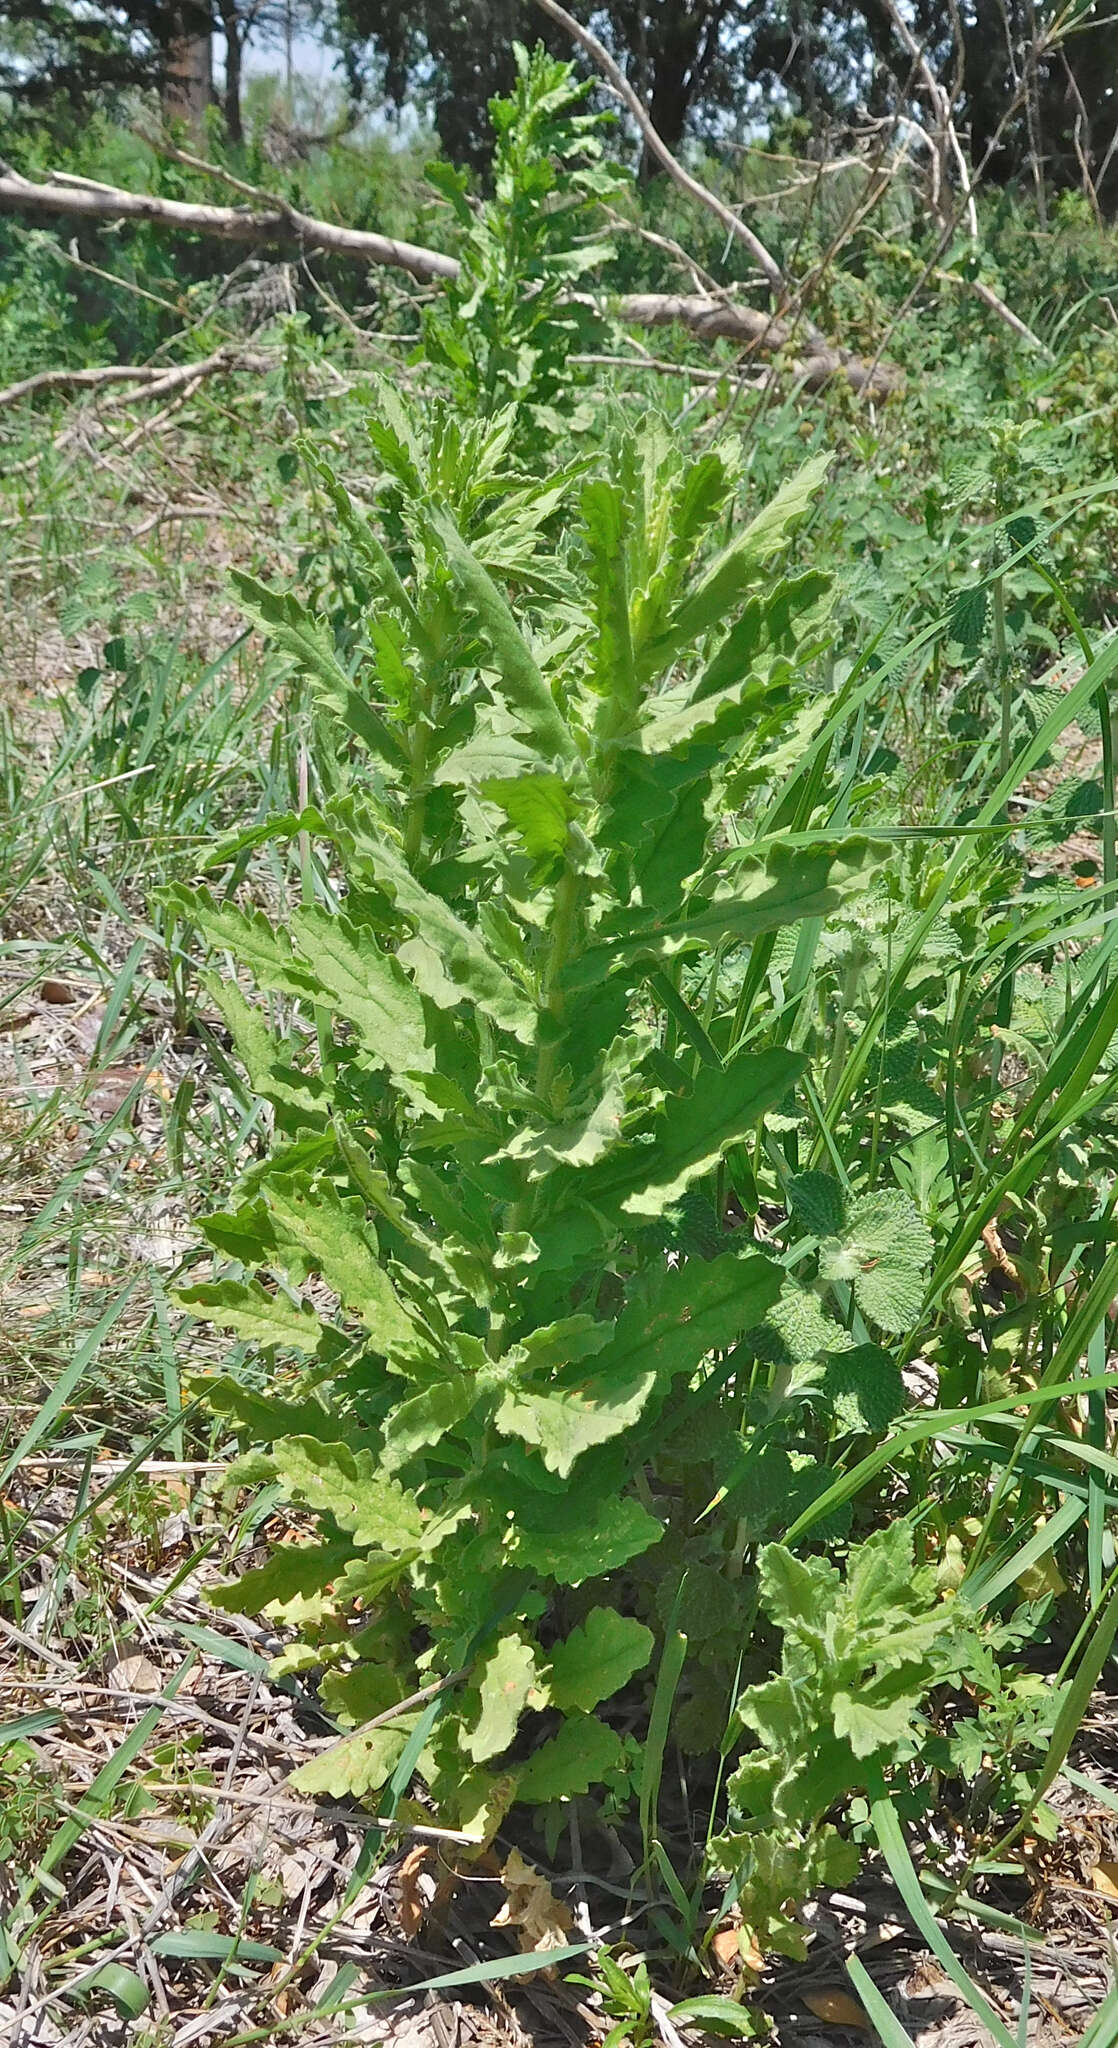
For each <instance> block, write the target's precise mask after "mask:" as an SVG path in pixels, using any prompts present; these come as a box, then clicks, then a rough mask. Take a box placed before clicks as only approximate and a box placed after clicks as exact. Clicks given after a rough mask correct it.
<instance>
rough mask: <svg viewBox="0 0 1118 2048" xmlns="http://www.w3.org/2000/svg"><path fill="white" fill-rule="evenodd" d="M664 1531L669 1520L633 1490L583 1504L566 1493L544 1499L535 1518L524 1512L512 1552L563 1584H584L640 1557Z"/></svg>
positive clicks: (515, 1535)
mask: <svg viewBox="0 0 1118 2048" xmlns="http://www.w3.org/2000/svg"><path fill="white" fill-rule="evenodd" d="M663 1534H664V1527H663V1523H662V1522H658V1521H657V1520H656V1517H655V1515H650V1514H649V1513H648V1510H647V1508H644V1507H642V1506H641V1503H640V1501H639V1500H634V1499H633V1498H632V1497H631V1496H630V1495H625V1496H623V1497H622V1498H621V1499H617V1498H616V1497H613V1498H607V1499H605V1500H602V1499H600V1498H599V1499H598V1500H596V1501H593V1500H587V1501H584V1502H582V1503H581V1504H579V1503H578V1501H577V1497H576V1499H575V1501H574V1502H573V1503H572V1501H571V1500H570V1498H569V1497H566V1498H563V1499H561V1500H560V1501H559V1502H558V1504H555V1503H553V1502H545V1501H541V1502H540V1503H539V1504H538V1507H537V1510H536V1512H535V1513H534V1514H533V1516H532V1519H531V1521H530V1522H529V1521H528V1520H527V1518H526V1517H525V1516H523V1515H522V1516H521V1519H520V1522H519V1524H518V1526H517V1528H516V1529H515V1531H514V1532H513V1536H512V1538H511V1544H510V1555H511V1557H512V1560H513V1561H514V1562H515V1563H517V1564H523V1565H526V1566H527V1567H528V1569H529V1570H530V1571H535V1572H539V1573H540V1574H541V1575H543V1576H544V1577H547V1578H552V1579H555V1580H556V1582H557V1583H558V1584H559V1585H560V1586H581V1585H582V1584H583V1583H584V1581H585V1580H586V1579H596V1578H599V1577H600V1576H601V1575H602V1574H603V1573H604V1572H610V1571H615V1570H616V1569H617V1567H618V1566H619V1565H622V1564H627V1563H628V1561H629V1559H630V1558H631V1557H639V1556H640V1555H641V1553H642V1551H645V1550H650V1549H651V1547H652V1545H653V1544H654V1543H659V1541H660V1538H661V1537H662V1536H663Z"/></svg>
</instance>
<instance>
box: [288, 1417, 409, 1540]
mask: <svg viewBox="0 0 1118 2048" xmlns="http://www.w3.org/2000/svg"><path fill="white" fill-rule="evenodd" d="M272 1456H273V1459H274V1462H275V1469H276V1474H277V1477H278V1478H280V1479H281V1480H283V1482H284V1483H285V1485H286V1486H288V1487H289V1488H290V1490H291V1492H292V1493H293V1494H294V1495H295V1496H296V1498H297V1499H298V1500H301V1501H305V1502H306V1505H307V1506H308V1507H310V1508H315V1509H316V1510H318V1511H319V1512H320V1513H321V1512H323V1511H325V1512H326V1513H327V1514H331V1515H333V1517H334V1519H335V1521H336V1522H337V1523H338V1524H339V1526H340V1527H341V1528H343V1529H348V1530H349V1531H350V1532H351V1534H352V1536H353V1540H354V1542H355V1543H357V1544H368V1545H370V1546H375V1547H376V1548H377V1549H379V1550H387V1551H406V1550H410V1549H411V1548H412V1547H413V1545H415V1544H417V1543H418V1542H419V1540H420V1538H421V1536H422V1534H423V1518H422V1515H421V1514H420V1511H419V1508H418V1507H417V1505H416V1503H415V1501H414V1500H413V1498H412V1496H411V1494H410V1493H405V1492H404V1489H403V1487H402V1486H397V1484H396V1482H395V1480H392V1479H383V1478H381V1477H380V1476H379V1464H378V1460H377V1459H376V1458H375V1457H374V1456H373V1453H372V1452H371V1451H364V1450H362V1451H358V1452H356V1453H354V1452H353V1451H351V1450H350V1448H349V1446H348V1445H347V1444H323V1443H317V1442H316V1441H315V1439H314V1438H313V1437H309V1436H302V1437H299V1436H294V1437H284V1438H283V1439H282V1441H281V1442H279V1443H278V1444H277V1445H276V1447H275V1450H274V1451H273V1453H272Z"/></svg>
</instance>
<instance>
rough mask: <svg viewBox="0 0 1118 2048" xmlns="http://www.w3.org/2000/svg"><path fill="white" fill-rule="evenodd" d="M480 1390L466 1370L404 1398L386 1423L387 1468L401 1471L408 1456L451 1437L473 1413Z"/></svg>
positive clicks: (384, 1461)
mask: <svg viewBox="0 0 1118 2048" xmlns="http://www.w3.org/2000/svg"><path fill="white" fill-rule="evenodd" d="M477 1393H478V1390H477V1384H476V1382H475V1381H474V1380H472V1379H469V1378H468V1377H467V1376H466V1375H465V1374H464V1373H463V1374H462V1376H461V1377H460V1378H459V1379H453V1380H438V1381H436V1383H435V1385H434V1386H432V1387H425V1388H424V1389H423V1392H422V1393H420V1394H413V1395H412V1397H411V1399H410V1400H409V1401H401V1403H400V1405H399V1407H397V1408H394V1409H393V1410H392V1413H391V1415H390V1416H389V1418H388V1421H387V1423H386V1424H385V1429H384V1452H383V1455H382V1458H381V1464H382V1466H383V1467H384V1469H385V1471H390V1472H395V1471H398V1470H399V1468H400V1466H401V1465H404V1464H406V1463H407V1461H408V1459H409V1458H414V1457H415V1456H416V1455H417V1454H418V1452H420V1451H423V1450H426V1449H427V1447H428V1445H430V1444H437V1443H440V1442H441V1441H442V1439H443V1437H444V1436H449V1434H450V1432H451V1430H452V1429H454V1428H455V1427H456V1426H457V1424H458V1423H460V1422H462V1421H464V1420H465V1418H466V1416H467V1415H468V1414H469V1413H470V1410H471V1409H472V1408H473V1406H474V1404H475V1402H476V1400H477Z"/></svg>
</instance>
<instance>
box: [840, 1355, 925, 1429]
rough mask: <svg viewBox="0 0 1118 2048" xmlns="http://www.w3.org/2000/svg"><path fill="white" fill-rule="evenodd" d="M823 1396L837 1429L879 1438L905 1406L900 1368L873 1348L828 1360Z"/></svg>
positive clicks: (892, 1360) (887, 1356)
mask: <svg viewBox="0 0 1118 2048" xmlns="http://www.w3.org/2000/svg"><path fill="white" fill-rule="evenodd" d="M823 1395H824V1398H825V1399H826V1400H827V1401H829V1402H830V1404H831V1410H832V1413H833V1415H834V1418H835V1421H836V1422H837V1424H838V1426H839V1428H840V1429H847V1430H867V1431H871V1432H872V1433H873V1434H874V1435H880V1434H882V1433H883V1432H884V1431H885V1430H887V1429H888V1427H889V1424H890V1423H891V1422H893V1421H895V1419H896V1417H897V1416H898V1415H899V1414H900V1412H901V1410H902V1408H903V1407H904V1405H905V1389H904V1380H903V1378H902V1376H901V1369H900V1366H899V1365H898V1364H897V1363H896V1361H895V1360H894V1359H892V1358H890V1357H889V1355H888V1353H887V1352H885V1351H882V1350H881V1349H880V1348H879V1346H878V1345H876V1344H857V1345H855V1346H854V1348H853V1349H852V1350H850V1351H841V1352H838V1353H837V1354H835V1355H834V1356H833V1357H829V1358H828V1360H827V1364H826V1369H825V1371H824V1375H823Z"/></svg>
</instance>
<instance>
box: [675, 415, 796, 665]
mask: <svg viewBox="0 0 1118 2048" xmlns="http://www.w3.org/2000/svg"><path fill="white" fill-rule="evenodd" d="M831 461H832V457H831V456H830V455H829V454H826V455H813V456H812V457H811V459H810V461H808V462H805V463H804V465H803V468H802V469H799V470H797V472H796V474H795V475H794V476H790V477H787V478H786V479H785V481H784V483H782V484H781V486H780V489H779V490H778V491H777V492H776V494H775V496H774V497H772V498H770V500H769V502H768V504H767V505H764V506H763V507H762V509H761V510H760V512H758V513H757V515H756V517H755V518H754V519H752V520H751V521H750V523H749V525H748V526H747V527H746V528H745V530H744V532H742V533H740V534H739V535H738V536H737V538H736V539H735V540H732V541H730V543H729V544H728V546H727V547H726V548H725V549H724V550H723V552H722V554H721V555H719V556H718V558H717V560H716V561H715V562H714V563H713V564H712V565H711V567H710V568H709V569H708V570H707V573H706V575H705V576H704V577H703V578H702V580H701V582H700V583H699V584H698V585H697V587H696V588H695V589H693V590H691V591H690V592H689V593H688V594H687V596H686V597H684V598H683V600H682V601H681V603H680V604H679V605H678V607H677V609H676V612H675V615H674V617H673V619H672V621H671V625H670V627H669V632H668V638H669V641H670V643H671V646H672V649H673V651H675V650H676V649H678V648H682V647H686V646H688V645H690V643H691V642H692V641H693V640H696V639H697V638H698V637H699V635H700V634H702V633H705V632H707V631H709V629H710V627H711V626H715V625H719V624H721V622H722V621H723V620H724V619H725V617H726V614H727V612H728V611H729V610H730V608H731V606H732V605H733V604H734V603H735V602H736V600H737V599H738V598H740V596H741V595H742V593H743V591H744V590H746V589H747V588H748V586H749V584H750V582H751V581H752V579H753V576H754V574H755V572H756V570H757V569H759V568H760V567H761V566H762V564H763V563H764V562H766V561H768V559H769V557H770V556H771V555H773V554H775V553H776V551H777V549H778V548H781V547H783V546H784V543H785V541H786V540H787V538H788V535H789V533H790V532H791V530H792V527H793V526H794V525H795V524H796V522H797V521H798V520H799V519H802V518H803V516H804V514H805V512H806V511H807V510H808V508H809V506H810V504H811V501H812V499H813V497H814V496H815V494H816V492H817V491H818V490H819V489H820V487H821V485H822V483H823V479H824V477H825V476H826V474H827V470H828V468H829V466H830V463H831Z"/></svg>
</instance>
